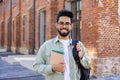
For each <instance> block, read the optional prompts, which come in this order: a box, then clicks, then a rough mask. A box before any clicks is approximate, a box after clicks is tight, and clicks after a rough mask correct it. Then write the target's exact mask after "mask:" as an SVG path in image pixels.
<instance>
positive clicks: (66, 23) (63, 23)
mask: <svg viewBox="0 0 120 80" xmlns="http://www.w3.org/2000/svg"><path fill="white" fill-rule="evenodd" d="M58 24H59V25H62V26H64V25H66V26H69V25H71V23H69V22H62V21H60V22H58Z"/></svg>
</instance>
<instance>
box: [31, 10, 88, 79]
mask: <svg viewBox="0 0 120 80" xmlns="http://www.w3.org/2000/svg"><path fill="white" fill-rule="evenodd" d="M72 18H73V13H72V12H70V11H67V10H61V11H59V13H58V15H57V22H56V30H57V36H56V37H55V38H53V39H51V40H48V41H46V42H45V43H44V44H43V45H42V46H41V47H40V49H39V51H38V53H37V56H36V59H35V62H34V65H33V67H34V69H35V71H37V72H38V73H40V74H43V75H45V77H46V80H79V79H80V77H81V76H80V70H79V69H78V66H77V64H76V63H75V60H74V57H73V54H72V48H73V46H72V39H71V38H70V36H69V33H70V31H71V30H72V25H71V24H72ZM76 47H77V51H79V58H80V62H81V64H82V65H83V66H84V67H85V68H89V67H90V60H89V59H88V58H87V57H86V53H85V47H84V46H83V44H82V43H81V42H80V41H79V43H77V46H76ZM52 50H57V51H63V52H64V61H61V62H59V63H57V64H53V65H51V64H50V57H51V52H52ZM56 60H57V57H56Z"/></svg>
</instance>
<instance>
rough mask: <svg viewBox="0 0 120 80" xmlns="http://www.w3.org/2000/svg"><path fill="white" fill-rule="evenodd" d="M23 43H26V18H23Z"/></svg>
mask: <svg viewBox="0 0 120 80" xmlns="http://www.w3.org/2000/svg"><path fill="white" fill-rule="evenodd" d="M23 41H24V42H26V16H24V17H23Z"/></svg>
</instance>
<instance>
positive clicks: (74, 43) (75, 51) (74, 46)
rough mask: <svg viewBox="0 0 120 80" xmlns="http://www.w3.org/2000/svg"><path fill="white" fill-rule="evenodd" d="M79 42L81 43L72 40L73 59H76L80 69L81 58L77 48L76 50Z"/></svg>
mask: <svg viewBox="0 0 120 80" xmlns="http://www.w3.org/2000/svg"><path fill="white" fill-rule="evenodd" d="M78 42H79V40H72V45H73V50H72V52H73V57H74V59H75V62H76V64H77V65H78V67H79V68H80V67H81V64H80V58H79V55H78V51H77V48H76V45H77V43H78Z"/></svg>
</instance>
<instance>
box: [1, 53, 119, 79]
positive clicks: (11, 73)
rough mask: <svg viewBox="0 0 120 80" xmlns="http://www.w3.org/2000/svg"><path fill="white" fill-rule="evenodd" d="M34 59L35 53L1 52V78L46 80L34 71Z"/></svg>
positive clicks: (116, 77)
mask: <svg viewBox="0 0 120 80" xmlns="http://www.w3.org/2000/svg"><path fill="white" fill-rule="evenodd" d="M34 59H35V55H16V54H13V53H11V52H0V80H44V77H43V76H42V75H40V74H38V73H36V72H34V71H33V68H32V64H33V62H34ZM21 65H22V66H21ZM90 80H120V76H113V77H105V78H97V79H96V78H91V79H90Z"/></svg>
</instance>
